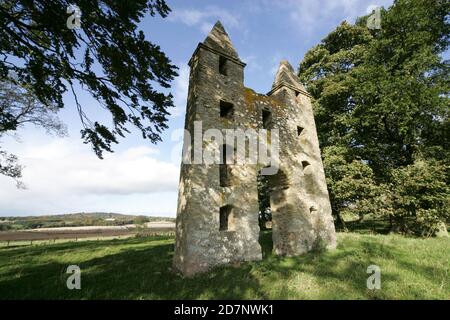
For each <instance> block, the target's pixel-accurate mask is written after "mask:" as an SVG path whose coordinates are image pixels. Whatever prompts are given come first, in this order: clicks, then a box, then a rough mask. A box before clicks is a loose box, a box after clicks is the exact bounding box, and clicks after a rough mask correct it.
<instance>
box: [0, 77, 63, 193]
mask: <svg viewBox="0 0 450 320" xmlns="http://www.w3.org/2000/svg"><path fill="white" fill-rule="evenodd" d="M57 111H58V108H56V107H54V106H45V105H43V104H42V103H40V101H38V99H37V98H36V97H35V96H34V95H33V94H32V93H30V91H29V90H27V89H26V88H23V87H21V86H19V85H17V83H16V82H15V81H14V80H13V79H9V78H8V79H5V80H3V81H0V138H1V137H2V135H5V134H9V133H10V132H15V131H16V130H17V129H18V128H20V127H22V126H23V125H25V124H26V123H29V124H33V125H35V126H37V127H42V128H44V129H45V130H46V131H47V133H49V134H56V135H58V136H65V135H66V134H67V129H66V126H65V125H64V124H63V123H62V122H61V121H60V120H59V119H58V118H57V117H56V116H55V114H56V112H57ZM0 174H3V175H5V176H8V177H11V178H13V179H14V180H15V181H16V183H17V186H18V187H24V185H23V184H22V183H21V181H20V178H21V177H22V166H21V165H20V164H19V162H18V158H17V156H15V155H13V154H10V153H8V152H6V151H4V150H2V148H1V147H0Z"/></svg>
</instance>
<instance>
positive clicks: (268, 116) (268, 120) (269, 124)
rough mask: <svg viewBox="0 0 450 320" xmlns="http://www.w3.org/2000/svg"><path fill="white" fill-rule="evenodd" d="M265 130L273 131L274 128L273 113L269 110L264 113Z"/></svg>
mask: <svg viewBox="0 0 450 320" xmlns="http://www.w3.org/2000/svg"><path fill="white" fill-rule="evenodd" d="M262 122H263V129H271V127H272V112H270V111H269V110H263V111H262Z"/></svg>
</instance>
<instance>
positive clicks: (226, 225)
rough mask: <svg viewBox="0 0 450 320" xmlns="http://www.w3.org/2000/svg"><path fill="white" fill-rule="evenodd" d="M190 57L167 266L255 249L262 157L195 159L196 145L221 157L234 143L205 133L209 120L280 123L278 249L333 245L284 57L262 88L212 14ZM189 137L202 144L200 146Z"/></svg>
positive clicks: (273, 184) (256, 256) (249, 256)
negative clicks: (250, 84)
mask: <svg viewBox="0 0 450 320" xmlns="http://www.w3.org/2000/svg"><path fill="white" fill-rule="evenodd" d="M189 66H190V68H191V70H190V76H189V91H188V102H187V110H186V119H185V129H186V131H187V132H188V133H189V134H186V135H185V140H184V144H185V146H184V151H185V152H184V154H183V162H182V164H181V175H180V184H179V196H178V209H177V222H176V245H175V255H174V260H173V266H174V268H175V269H176V270H178V271H180V272H181V273H183V274H184V275H187V276H189V275H193V274H195V273H198V272H202V271H206V270H208V269H210V268H211V267H214V266H216V265H220V264H227V263H232V262H237V261H251V260H260V259H261V258H262V253H261V247H260V245H259V242H258V239H259V225H258V210H259V204H258V189H257V175H258V173H259V172H260V170H261V169H262V168H263V167H266V166H267V163H237V162H236V161H233V160H231V161H227V162H226V163H222V164H220V163H213V164H207V163H204V162H202V161H201V159H202V151H201V150H206V151H209V152H215V151H217V152H218V153H219V154H220V158H221V159H223V160H224V159H230V154H232V155H234V153H233V151H234V149H235V147H236V146H235V145H231V144H230V143H228V141H227V142H226V143H224V142H223V141H221V140H220V139H216V137H212V136H211V132H214V130H216V131H215V132H216V133H217V131H218V132H219V133H220V132H225V131H226V130H227V129H235V130H236V129H243V130H246V129H248V128H252V129H255V130H259V129H268V130H274V129H277V130H278V132H279V157H278V158H277V163H276V164H277V166H278V171H277V172H276V173H275V174H272V175H269V176H268V180H269V186H270V190H271V194H270V206H271V210H272V223H273V245H274V252H275V253H276V254H279V255H298V254H302V253H304V252H307V251H309V250H312V249H314V248H315V247H318V246H320V247H326V248H334V247H335V246H336V238H335V230H334V224H333V219H332V216H331V206H330V201H329V196H328V191H327V186H326V182H325V174H324V170H323V165H322V160H321V156H320V149H319V142H318V138H317V132H316V127H315V123H314V115H313V111H312V107H311V102H310V96H309V94H308V93H307V92H306V90H305V88H304V87H303V85H302V84H301V83H300V82H299V79H298V78H297V77H296V76H295V74H294V70H293V69H292V67H291V66H290V65H289V63H288V62H287V61H282V62H281V63H280V67H279V70H278V72H277V74H276V77H275V81H274V83H273V86H272V90H271V91H270V92H269V93H268V94H267V95H262V94H258V93H256V92H254V91H253V90H251V89H248V88H246V87H244V67H245V63H243V62H242V61H241V60H240V59H239V56H238V54H237V52H236V50H235V49H234V47H233V45H232V43H231V40H230V38H229V37H228V34H227V33H226V31H225V30H224V28H223V26H222V24H221V23H220V22H217V23H216V24H215V25H214V27H213V29H212V30H211V32H210V33H209V35H208V36H207V37H206V39H205V40H204V41H203V43H200V44H199V45H198V47H197V49H196V50H195V52H194V54H193V56H192V58H191V60H190V61H189ZM199 124H201V126H199ZM211 129H212V130H211ZM202 135H203V136H202ZM194 145H197V146H198V145H201V146H202V148H201V150H200V151H199V150H198V148H193V146H194ZM247 153H248V151H247ZM203 156H204V155H203ZM231 159H234V158H233V157H231ZM189 160H190V162H189ZM196 160H197V161H196ZM199 160H200V162H199Z"/></svg>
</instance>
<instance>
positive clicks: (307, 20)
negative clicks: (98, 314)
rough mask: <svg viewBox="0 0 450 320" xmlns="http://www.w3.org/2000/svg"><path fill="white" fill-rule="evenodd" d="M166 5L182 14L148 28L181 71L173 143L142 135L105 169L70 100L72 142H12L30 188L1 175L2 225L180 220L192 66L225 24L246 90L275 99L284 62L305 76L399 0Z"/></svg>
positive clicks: (100, 115)
mask: <svg viewBox="0 0 450 320" xmlns="http://www.w3.org/2000/svg"><path fill="white" fill-rule="evenodd" d="M166 1H167V4H168V5H169V7H170V8H171V9H172V12H171V13H170V14H169V16H168V17H167V18H165V19H163V18H160V17H150V16H148V17H146V18H144V19H143V20H142V22H141V23H140V25H139V27H140V29H141V30H143V31H144V34H145V35H146V37H147V39H148V40H150V41H151V42H153V43H155V44H158V45H159V46H160V47H161V49H162V50H163V51H164V52H165V53H166V55H167V56H168V57H169V58H170V59H171V61H172V63H173V64H175V65H177V67H178V68H179V70H178V73H179V76H178V77H176V78H175V79H174V81H173V82H172V87H171V89H170V91H171V92H172V94H173V96H174V102H175V108H174V109H172V110H171V116H170V119H169V122H168V125H169V129H167V130H166V131H165V132H164V134H163V135H162V139H163V141H162V142H159V143H158V144H156V145H155V144H152V143H150V142H149V141H148V140H143V139H142V137H141V135H140V134H139V133H138V132H136V131H132V134H131V135H128V136H127V137H126V138H124V139H121V140H120V143H119V144H118V145H114V146H113V147H114V151H115V152H114V153H112V154H105V157H104V160H100V159H98V158H97V157H96V156H95V154H94V152H93V151H92V149H91V147H90V146H89V145H86V144H83V142H82V140H81V138H80V130H81V128H82V127H81V123H80V120H79V117H78V114H77V112H76V107H75V103H74V99H73V96H71V94H66V95H65V96H64V102H65V107H64V108H63V109H62V110H61V111H60V112H59V118H60V119H61V121H62V122H64V123H65V124H66V125H67V128H68V136H67V137H63V138H61V137H56V136H52V135H48V134H46V132H45V131H44V130H43V129H41V128H36V127H34V126H26V127H24V128H21V129H20V130H19V131H18V132H17V134H15V135H13V136H6V137H2V140H1V141H0V143H1V145H2V147H3V148H4V149H5V150H7V151H9V152H11V153H13V154H15V155H17V156H18V157H19V159H20V162H21V164H22V165H23V166H24V169H23V172H22V174H23V179H22V181H23V182H24V184H25V186H26V189H18V188H17V187H16V185H15V183H14V181H13V180H12V179H10V178H8V177H5V176H2V175H0V216H24V215H43V214H63V213H74V212H116V213H124V214H144V215H153V216H168V217H175V215H176V206H177V195H178V180H179V171H180V161H181V157H180V150H181V137H182V135H181V134H180V133H181V132H182V128H183V126H184V113H185V109H186V97H187V91H188V78H189V67H188V66H187V62H188V61H189V59H190V57H191V55H192V53H193V52H194V50H195V48H196V46H197V45H198V43H199V42H202V41H203V40H204V38H205V37H206V35H207V34H208V33H209V31H210V30H211V28H212V26H213V25H214V23H215V22H216V21H217V20H220V21H221V22H222V24H223V25H224V27H225V29H226V31H227V32H228V34H229V36H230V38H231V41H232V42H233V45H234V47H235V48H236V50H237V52H238V54H239V56H240V59H241V60H242V61H244V62H245V63H246V64H247V66H246V68H245V71H244V72H245V76H244V84H245V86H247V87H250V88H252V89H254V90H255V91H257V92H260V93H267V92H268V91H269V90H270V87H271V85H272V82H273V79H274V75H275V72H276V70H277V68H278V65H279V62H280V61H281V60H283V59H286V60H288V61H289V62H290V63H291V64H292V65H293V67H294V68H295V69H296V68H297V67H298V64H299V62H300V61H301V59H302V58H303V56H304V54H305V53H306V52H307V51H308V50H309V49H310V48H312V47H313V46H314V45H316V44H318V43H319V42H320V40H321V39H323V38H324V37H325V36H326V35H327V34H328V33H329V32H331V31H332V30H333V29H334V28H335V27H336V26H337V25H338V24H340V23H341V22H342V21H344V20H346V21H348V22H350V23H354V21H355V19H356V17H358V16H362V15H365V14H367V13H370V12H371V11H372V9H373V8H375V7H377V6H384V7H385V8H387V7H389V6H390V5H391V4H392V0H283V1H281V0H280V1H278V0H277V1H275V0H227V1H224V0H222V1H213V0H210V1H207V0H190V1H186V0H178V1H176V0H166ZM74 3H75V4H76V1H74ZM81 23H83V17H82V18H81ZM78 89H79V90H78V92H77V93H78V95H79V99H80V101H81V104H82V105H86V106H87V108H86V109H87V113H88V115H89V117H91V118H92V119H96V120H100V121H104V122H105V123H110V121H111V119H110V117H109V115H108V114H107V113H105V112H104V111H102V110H100V107H99V106H98V104H97V103H96V101H95V100H93V99H92V98H91V97H90V96H89V94H87V93H83V92H82V91H80V90H81V89H80V88H78Z"/></svg>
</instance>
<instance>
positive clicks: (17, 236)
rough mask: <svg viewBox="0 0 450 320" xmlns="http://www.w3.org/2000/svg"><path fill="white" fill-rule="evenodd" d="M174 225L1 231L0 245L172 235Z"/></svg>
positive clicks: (157, 222)
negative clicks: (39, 241)
mask: <svg viewBox="0 0 450 320" xmlns="http://www.w3.org/2000/svg"><path fill="white" fill-rule="evenodd" d="M174 230H175V224H174V223H173V222H167V221H155V222H148V223H145V224H144V226H136V225H125V226H85V227H60V228H40V229H31V230H25V231H2V232H0V245H1V243H2V242H8V241H9V242H14V241H32V240H33V241H35V240H36V241H37V240H57V239H82V238H104V237H119V236H125V235H135V234H136V233H147V234H148V233H150V234H152V233H159V234H161V233H163V234H164V233H172V232H174ZM10 244H11V243H10Z"/></svg>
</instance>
